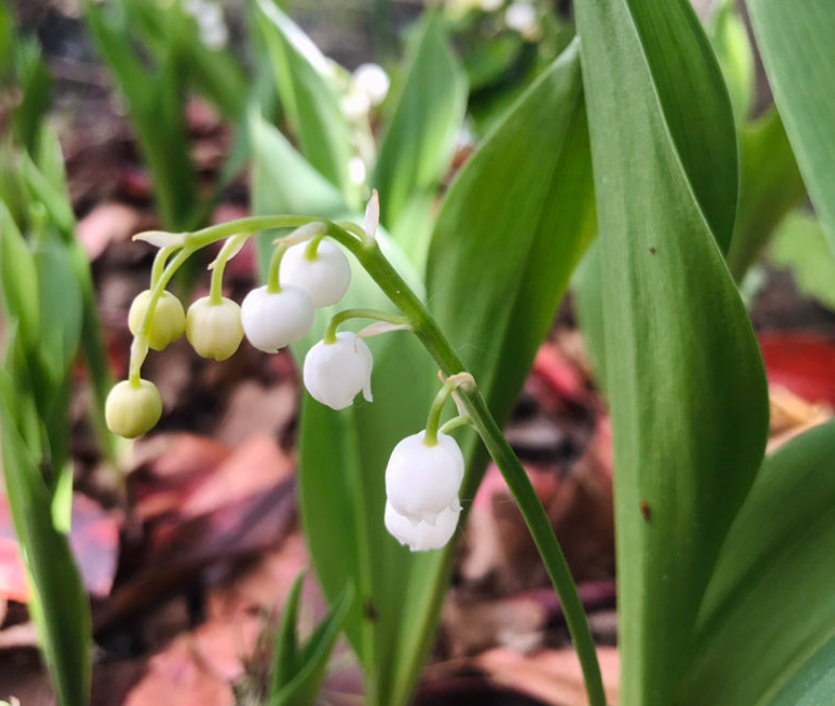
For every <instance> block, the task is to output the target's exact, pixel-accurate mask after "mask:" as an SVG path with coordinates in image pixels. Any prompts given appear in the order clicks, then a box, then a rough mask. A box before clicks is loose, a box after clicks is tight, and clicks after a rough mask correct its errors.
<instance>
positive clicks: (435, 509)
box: [386, 431, 464, 525]
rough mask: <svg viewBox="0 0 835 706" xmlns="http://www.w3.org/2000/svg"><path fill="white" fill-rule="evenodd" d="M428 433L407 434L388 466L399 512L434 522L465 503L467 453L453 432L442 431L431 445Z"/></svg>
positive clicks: (390, 497) (391, 492) (389, 484)
mask: <svg viewBox="0 0 835 706" xmlns="http://www.w3.org/2000/svg"><path fill="white" fill-rule="evenodd" d="M425 434H426V432H425V431H421V432H418V433H417V434H412V435H411V436H407V437H406V438H405V439H403V440H402V441H401V442H400V443H398V444H397V446H395V447H394V451H392V452H391V458H389V462H388V466H387V467H386V495H387V496H388V501H389V502H390V503H391V506H392V507H393V508H394V509H395V511H396V512H397V513H398V514H400V515H403V516H404V517H405V518H406V519H408V520H411V521H412V522H419V521H423V522H426V523H428V524H430V525H434V524H435V522H436V521H437V519H438V517H439V516H440V515H441V513H443V512H444V510H447V509H451V510H455V511H457V510H459V509H460V507H461V506H460V503H459V501H458V490H459V489H460V487H461V481H462V480H463V479H464V456H463V454H462V453H461V449H460V448H459V447H458V442H456V441H455V439H453V438H452V437H451V436H449V435H447V434H441V433H439V434H438V443H437V444H435V445H434V446H427V445H426V444H425V443H424V436H425Z"/></svg>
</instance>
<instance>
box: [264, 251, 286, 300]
mask: <svg viewBox="0 0 835 706" xmlns="http://www.w3.org/2000/svg"><path fill="white" fill-rule="evenodd" d="M286 252H287V246H286V245H285V244H284V243H280V244H279V245H277V246H276V248H275V249H274V250H273V255H272V257H271V258H270V269H269V274H268V275H267V292H268V293H270V294H278V293H279V292H280V291H281V282H280V281H279V276H278V273H279V270H280V269H281V259H282V258H283V257H284V253H286Z"/></svg>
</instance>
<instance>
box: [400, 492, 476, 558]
mask: <svg viewBox="0 0 835 706" xmlns="http://www.w3.org/2000/svg"><path fill="white" fill-rule="evenodd" d="M460 513H461V511H460V510H453V509H452V508H446V509H445V510H443V511H442V512H441V514H440V515H438V517H437V518H436V520H435V524H434V525H430V524H429V523H428V522H422V521H421V522H413V521H412V520H410V519H409V518H408V517H404V516H403V515H401V514H400V513H399V512H397V510H395V509H394V508H393V507H392V505H391V503H386V514H385V523H386V529H387V530H388V531H389V534H391V536H392V537H394V538H395V539H396V540H397V541H398V542H400V544H403V545H405V546H407V547H409V549H411V550H412V551H413V552H425V551H428V550H430V549H442V548H443V547H445V546H446V545H447V543H448V542H449V540H450V539H452V535H454V534H455V528H456V527H457V526H458V517H459V515H460Z"/></svg>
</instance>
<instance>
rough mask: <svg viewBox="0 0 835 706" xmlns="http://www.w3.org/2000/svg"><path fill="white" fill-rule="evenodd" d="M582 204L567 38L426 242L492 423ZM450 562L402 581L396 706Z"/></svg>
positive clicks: (561, 271)
mask: <svg viewBox="0 0 835 706" xmlns="http://www.w3.org/2000/svg"><path fill="white" fill-rule="evenodd" d="M531 155H537V158H536V159H531ZM508 175H512V176H513V178H512V179H510V178H508ZM593 204H594V202H593V195H592V175H591V163H590V157H589V144H588V133H587V129H586V119H585V112H584V106H583V94H582V80H581V76H580V66H579V56H578V52H577V45H576V42H575V44H574V45H572V46H571V47H569V49H567V50H566V51H565V53H564V54H563V55H562V56H561V57H560V58H559V59H557V60H556V61H555V62H553V64H552V65H551V66H550V67H549V68H548V70H547V71H545V72H544V73H543V75H542V76H540V78H539V79H538V80H537V81H536V82H535V83H534V85H533V86H531V87H530V89H529V90H528V91H526V92H525V93H524V95H523V96H522V97H521V98H520V100H519V101H518V102H517V103H516V105H515V106H514V107H513V109H512V110H510V111H509V112H508V114H507V115H506V117H505V119H504V120H503V121H502V122H500V123H499V124H498V125H497V127H496V128H495V130H494V131H493V132H492V133H491V134H490V135H489V136H488V137H487V138H486V140H485V141H484V143H483V144H482V146H481V147H480V149H479V150H478V152H477V153H476V154H475V155H474V156H473V157H472V158H471V159H470V160H469V161H468V162H467V164H466V165H465V166H464V167H463V169H462V170H461V171H460V173H459V174H458V176H457V178H456V180H455V182H454V183H453V185H452V187H451V188H450V190H449V192H448V194H447V196H446V199H445V200H444V203H443V206H442V209H441V213H440V214H439V216H438V221H437V223H436V226H435V230H434V233H433V236H432V245H431V248H430V253H429V263H428V267H427V297H428V299H427V301H428V302H429V303H430V307H431V309H432V312H433V314H434V315H435V316H436V317H437V319H438V322H439V323H440V325H441V327H442V329H443V330H444V331H445V332H446V333H447V335H448V336H449V337H450V339H451V340H452V342H453V343H454V344H455V345H456V346H457V347H458V352H459V353H460V355H461V356H462V358H463V359H464V362H465V364H466V365H467V366H468V367H469V369H470V370H471V371H472V373H473V374H474V375H475V377H476V380H477V381H478V384H479V388H480V389H481V392H482V394H483V395H484V396H485V398H486V400H487V402H488V404H489V406H490V409H491V410H492V412H493V414H494V415H495V416H496V418H497V419H498V420H499V422H500V423H501V422H503V421H504V420H506V419H507V417H508V415H509V414H510V411H511V408H512V406H513V404H514V402H515V400H516V398H517V396H518V394H519V390H520V389H521V386H522V384H523V382H524V380H525V378H526V376H527V373H528V370H529V369H530V366H531V364H532V361H533V358H534V355H535V354H536V350H537V349H538V347H539V345H540V343H541V342H542V340H543V339H544V338H545V335H546V333H547V331H548V329H549V327H550V326H551V323H552V322H553V318H554V314H555V312H556V309H557V306H558V305H559V302H560V300H561V298H562V296H563V294H564V292H565V288H566V285H567V282H568V278H569V276H570V273H571V270H572V269H573V267H574V266H575V265H576V263H577V261H578V259H579V258H580V256H581V255H582V253H583V250H584V248H585V247H586V245H587V244H588V242H589V240H590V238H591V236H592V235H593V233H594V205H593ZM463 447H464V449H465V456H466V458H467V467H468V470H467V477H466V479H465V482H464V485H463V487H462V490H461V497H462V498H472V497H474V495H475V491H476V489H477V487H478V484H479V482H480V480H481V477H482V474H483V471H484V467H485V464H486V459H487V457H486V453H485V451H484V449H483V447H482V446H481V444H480V443H479V442H478V441H477V440H476V439H475V438H472V437H469V438H466V443H465V444H463ZM451 557H452V548H448V549H447V550H446V551H445V552H443V553H438V554H434V555H430V556H428V557H425V558H424V560H423V561H425V563H424V564H423V565H422V566H421V569H420V571H419V572H417V571H416V572H415V573H414V574H413V576H414V578H413V579H412V583H411V585H410V589H409V594H408V595H409V597H408V605H409V606H410V610H409V612H408V615H406V616H404V621H405V624H404V626H403V627H402V629H401V636H400V638H399V640H400V643H399V644H400V650H401V651H402V654H403V655H404V656H406V655H408V656H409V658H408V660H406V659H401V661H400V662H399V663H398V672H397V674H396V676H395V684H396V687H397V690H396V691H395V692H394V693H395V694H396V697H397V698H396V700H395V701H393V703H404V702H405V701H406V700H407V699H408V697H409V695H410V693H411V690H412V689H413V688H414V684H415V681H416V679H417V676H418V670H419V667H420V664H421V662H422V660H423V659H425V657H426V654H427V652H428V650H429V647H430V645H431V640H432V637H433V626H434V624H435V621H436V620H437V616H438V611H439V610H440V605H441V598H442V595H443V594H442V591H443V587H444V585H445V583H444V582H445V580H446V578H447V576H448V571H449V568H450V566H451Z"/></svg>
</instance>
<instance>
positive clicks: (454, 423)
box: [438, 414, 473, 434]
mask: <svg viewBox="0 0 835 706" xmlns="http://www.w3.org/2000/svg"><path fill="white" fill-rule="evenodd" d="M472 425H473V420H472V418H471V417H470V415H469V414H461V415H459V416H457V417H453V418H452V419H450V420H449V421H448V422H447V423H446V424H444V425H443V426H442V427H441V428H440V429H439V430H438V431H440V432H441V434H449V433H451V432H453V431H455V430H456V429H458V428H459V427H471V426H472Z"/></svg>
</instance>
